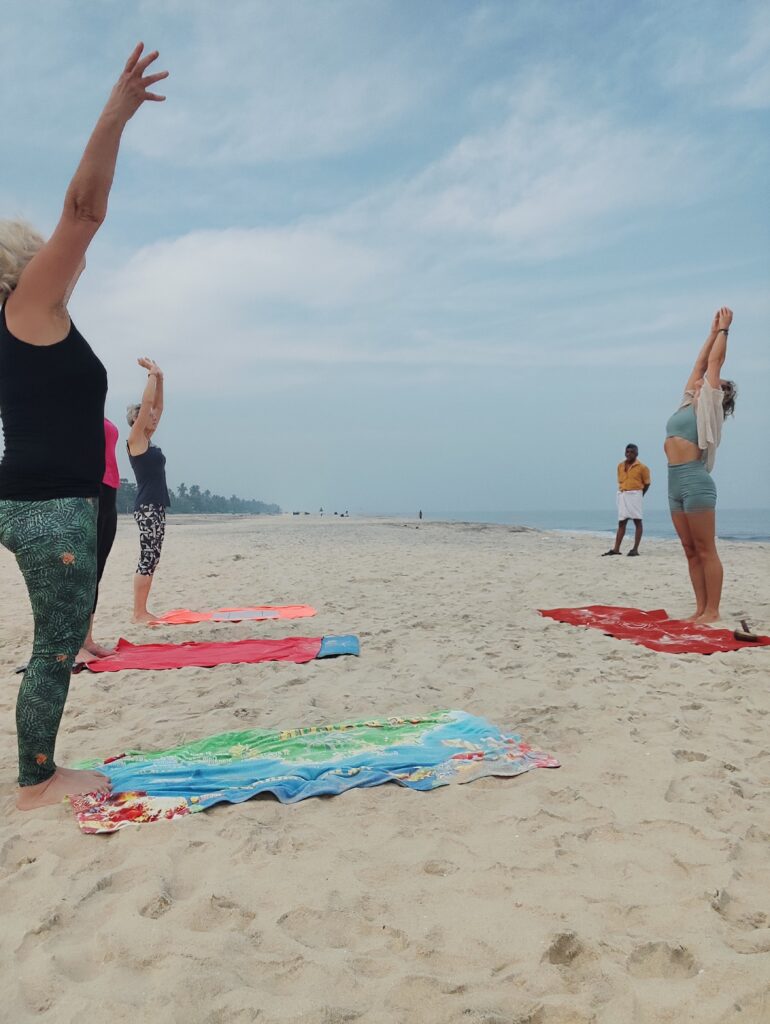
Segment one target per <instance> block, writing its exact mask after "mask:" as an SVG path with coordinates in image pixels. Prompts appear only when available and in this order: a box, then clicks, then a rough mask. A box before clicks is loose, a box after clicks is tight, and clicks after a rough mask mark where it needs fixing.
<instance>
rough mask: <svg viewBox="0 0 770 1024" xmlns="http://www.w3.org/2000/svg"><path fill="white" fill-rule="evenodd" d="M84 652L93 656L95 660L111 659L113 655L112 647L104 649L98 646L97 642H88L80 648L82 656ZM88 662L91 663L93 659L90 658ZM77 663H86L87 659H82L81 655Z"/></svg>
mask: <svg viewBox="0 0 770 1024" xmlns="http://www.w3.org/2000/svg"><path fill="white" fill-rule="evenodd" d="M83 651H86V653H88V654H91V655H92V656H93V657H94V658H109V656H110V655H111V654H112V653H113V650H112V648H111V647H102V645H101V644H98V643H97V642H96V641H95V640H86V642H85V643H84V644H83V646H82V647H81V648H80V652H81V654H82V652H83ZM88 660H89V661H90V660H91V659H90V658H89V659H88ZM75 661H85V659H84V658H81V657H80V654H79V655H78V656H77V658H76V659H75Z"/></svg>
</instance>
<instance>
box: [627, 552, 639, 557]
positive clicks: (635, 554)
mask: <svg viewBox="0 0 770 1024" xmlns="http://www.w3.org/2000/svg"><path fill="white" fill-rule="evenodd" d="M632 557H633V558H638V557H639V552H638V551H629V552H628V554H627V555H626V558H632Z"/></svg>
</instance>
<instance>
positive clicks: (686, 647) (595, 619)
mask: <svg viewBox="0 0 770 1024" xmlns="http://www.w3.org/2000/svg"><path fill="white" fill-rule="evenodd" d="M539 611H540V614H541V615H544V616H545V617H546V618H549V619H556V621H557V622H569V623H571V624H572V625H573V626H590V627H591V628H592V629H600V630H601V631H602V632H603V633H606V634H607V635H608V636H614V637H617V638H618V639H619V640H630V641H631V642H632V643H635V644H641V646H642V647H649V649H650V650H651V651H663V652H665V653H666V654H716V653H718V652H722V651H740V650H743V648H744V647H767V646H770V637H769V636H760V637H759V638H758V639H757V640H756V641H748V640H736V639H735V637H734V636H733V634H732V633H731V632H730V630H729V629H712V628H711V627H710V626H700V625H696V624H695V623H694V622H683V621H682V620H680V619H670V618H669V617H668V614H667V612H665V611H664V610H663V609H662V608H659V609H657V610H656V611H651V612H645V611H642V610H641V609H639V608H612V607H609V606H607V605H602V604H592V605H588V606H587V607H586V608H550V609H545V608H541V609H539Z"/></svg>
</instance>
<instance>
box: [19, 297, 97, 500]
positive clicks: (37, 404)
mask: <svg viewBox="0 0 770 1024" xmlns="http://www.w3.org/2000/svg"><path fill="white" fill-rule="evenodd" d="M106 396H107V371H106V370H105V369H104V367H103V366H102V364H101V362H100V361H99V359H98V358H97V357H96V356H95V355H94V353H93V351H92V349H91V346H90V345H89V344H88V342H87V341H86V340H85V338H84V337H83V336H82V334H81V333H80V331H78V329H77V327H75V325H74V324H71V326H70V330H69V334H68V335H67V337H66V338H64V340H63V341H60V342H58V343H57V344H55V345H30V344H28V343H27V342H24V341H21V340H20V339H19V338H17V337H15V336H14V335H13V334H11V332H10V331H9V330H8V326H7V324H6V322H5V307H3V308H2V309H0V420H2V424H3V434H4V435H5V451H4V453H3V458H2V461H1V462H0V498H11V499H15V500H20V501H47V500H48V499H50V498H96V497H98V495H99V484H100V483H101V481H102V477H103V476H104V400H105V398H106Z"/></svg>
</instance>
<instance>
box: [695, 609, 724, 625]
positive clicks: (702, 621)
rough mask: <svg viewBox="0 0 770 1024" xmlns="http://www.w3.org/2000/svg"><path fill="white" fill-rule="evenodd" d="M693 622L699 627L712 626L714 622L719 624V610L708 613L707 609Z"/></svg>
mask: <svg viewBox="0 0 770 1024" xmlns="http://www.w3.org/2000/svg"><path fill="white" fill-rule="evenodd" d="M695 621H696V622H697V623H698V625H699V626H713V625H714V623H715V622H719V609H717V610H716V611H715V612H710V611H709V610H708V608H707V609H706V610H705V612H701V614H700V615H699V616H698V618H697V619H695Z"/></svg>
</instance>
